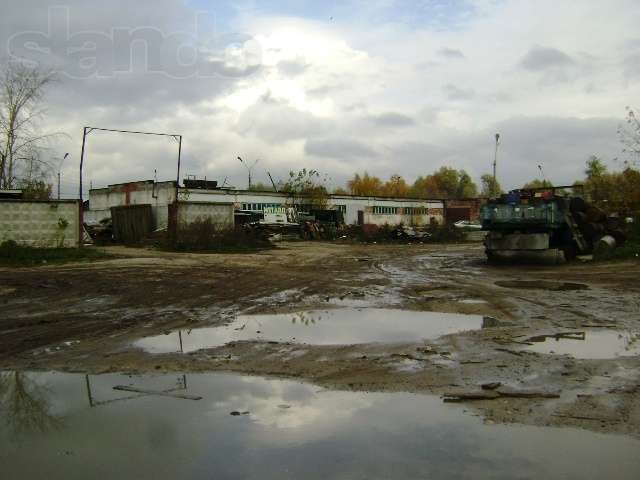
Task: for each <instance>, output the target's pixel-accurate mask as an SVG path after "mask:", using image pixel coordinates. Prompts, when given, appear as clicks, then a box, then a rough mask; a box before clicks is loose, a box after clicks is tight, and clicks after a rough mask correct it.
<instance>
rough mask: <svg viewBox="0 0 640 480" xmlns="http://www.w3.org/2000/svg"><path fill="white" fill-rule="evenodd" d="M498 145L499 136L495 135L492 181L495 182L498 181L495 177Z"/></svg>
mask: <svg viewBox="0 0 640 480" xmlns="http://www.w3.org/2000/svg"><path fill="white" fill-rule="evenodd" d="M498 145H500V134H499V133H496V151H495V153H494V154H493V180H494V181H495V182H497V181H498V179H497V177H496V165H497V163H498Z"/></svg>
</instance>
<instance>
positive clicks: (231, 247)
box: [167, 218, 273, 252]
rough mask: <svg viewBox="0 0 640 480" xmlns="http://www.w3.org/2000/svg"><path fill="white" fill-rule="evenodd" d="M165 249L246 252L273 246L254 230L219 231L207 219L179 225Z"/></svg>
mask: <svg viewBox="0 0 640 480" xmlns="http://www.w3.org/2000/svg"><path fill="white" fill-rule="evenodd" d="M167 247H168V248H170V249H173V250H179V251H191V252H246V251H254V250H261V249H265V248H273V245H272V244H271V242H269V240H267V239H266V237H265V236H264V235H262V234H261V233H260V232H258V231H256V230H255V229H251V228H249V227H242V226H238V227H235V228H226V229H220V228H219V227H217V226H216V225H215V224H214V223H213V222H212V221H211V219H210V218H207V219H206V220H200V219H197V220H196V221H195V222H193V223H190V224H188V225H181V226H180V228H179V229H178V232H177V234H176V236H175V238H170V239H169V241H168V245H167Z"/></svg>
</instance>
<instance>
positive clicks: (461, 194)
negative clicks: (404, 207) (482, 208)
mask: <svg viewBox="0 0 640 480" xmlns="http://www.w3.org/2000/svg"><path fill="white" fill-rule="evenodd" d="M410 195H411V196H413V197H421V198H445V199H456V198H472V197H476V196H477V195H478V187H477V186H476V184H475V183H474V182H473V180H472V179H471V177H470V176H469V174H468V173H467V172H465V171H464V170H460V171H458V170H456V169H455V168H451V167H441V168H440V169H439V170H437V171H436V172H434V173H432V174H430V175H427V176H426V177H422V176H420V177H418V178H417V179H416V181H415V182H414V184H413V186H412V187H411V189H410Z"/></svg>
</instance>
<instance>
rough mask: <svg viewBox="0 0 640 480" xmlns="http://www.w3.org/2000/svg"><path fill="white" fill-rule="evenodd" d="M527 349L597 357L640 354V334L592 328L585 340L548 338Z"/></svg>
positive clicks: (578, 356) (586, 334)
mask: <svg viewBox="0 0 640 480" xmlns="http://www.w3.org/2000/svg"><path fill="white" fill-rule="evenodd" d="M527 350H530V351H534V352H538V353H555V354H557V355H571V356H573V357H575V358H595V359H602V358H614V357H618V356H630V355H640V336H638V335H637V334H635V335H634V334H632V333H630V332H622V331H616V330H591V331H587V332H585V336H584V340H580V339H578V338H559V339H555V338H547V339H546V340H544V341H543V342H535V343H534V344H533V345H531V346H527Z"/></svg>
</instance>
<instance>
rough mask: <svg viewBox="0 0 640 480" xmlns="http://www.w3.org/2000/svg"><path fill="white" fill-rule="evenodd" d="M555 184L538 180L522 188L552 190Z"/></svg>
mask: <svg viewBox="0 0 640 480" xmlns="http://www.w3.org/2000/svg"><path fill="white" fill-rule="evenodd" d="M551 187H553V184H552V183H551V182H550V181H549V180H546V179H545V180H540V179H539V178H536V179H534V180H531V181H530V182H527V183H525V184H524V185H523V186H522V188H551Z"/></svg>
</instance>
